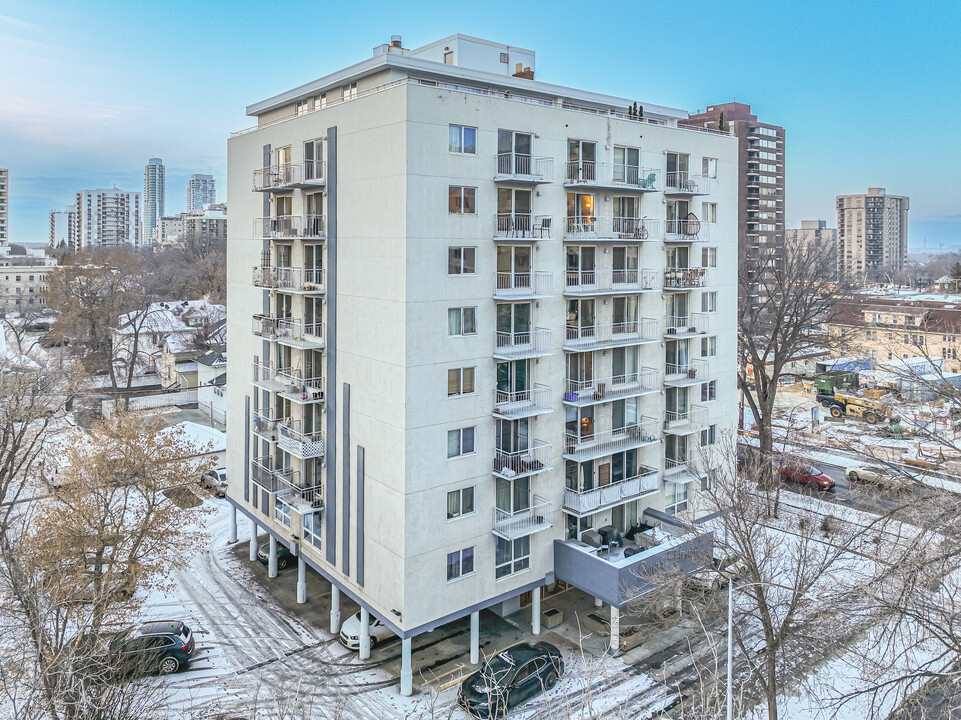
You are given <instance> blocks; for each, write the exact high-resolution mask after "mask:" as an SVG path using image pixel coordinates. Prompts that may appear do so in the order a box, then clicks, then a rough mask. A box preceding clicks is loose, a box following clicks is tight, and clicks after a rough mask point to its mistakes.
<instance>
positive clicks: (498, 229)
mask: <svg viewBox="0 0 961 720" xmlns="http://www.w3.org/2000/svg"><path fill="white" fill-rule="evenodd" d="M552 219H553V218H552V217H551V216H550V215H531V214H530V213H497V215H495V216H494V239H495V240H527V241H535V240H544V239H547V238H549V237H551V221H552Z"/></svg>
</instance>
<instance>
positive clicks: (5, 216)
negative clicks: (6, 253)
mask: <svg viewBox="0 0 961 720" xmlns="http://www.w3.org/2000/svg"><path fill="white" fill-rule="evenodd" d="M9 218H10V172H9V171H8V170H7V169H6V168H0V245H6V244H7V243H8V242H10V234H9V233H10V228H9V224H8V223H9Z"/></svg>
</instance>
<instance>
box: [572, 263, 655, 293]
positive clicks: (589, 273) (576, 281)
mask: <svg viewBox="0 0 961 720" xmlns="http://www.w3.org/2000/svg"><path fill="white" fill-rule="evenodd" d="M659 275H660V273H658V272H657V271H656V270H649V269H646V268H642V269H640V270H568V271H567V281H566V283H565V285H564V294H565V295H571V296H574V297H583V296H591V295H616V294H618V293H637V292H646V291H650V290H657V284H658V283H657V281H658V277H659Z"/></svg>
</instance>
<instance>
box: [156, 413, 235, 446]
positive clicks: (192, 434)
mask: <svg viewBox="0 0 961 720" xmlns="http://www.w3.org/2000/svg"><path fill="white" fill-rule="evenodd" d="M177 429H180V430H183V439H184V442H185V443H186V444H187V446H188V447H190V448H191V449H193V450H194V452H195V453H196V454H198V455H202V454H206V453H216V452H224V451H226V450H227V435H226V434H224V433H222V432H220V431H219V430H214V429H213V428H212V427H207V426H206V425H200V424H199V423H195V422H191V421H189V420H184V421H183V422H180V423H177V424H176V425H171V426H170V427H167V428H164V429H163V430H161V432H176V430H177Z"/></svg>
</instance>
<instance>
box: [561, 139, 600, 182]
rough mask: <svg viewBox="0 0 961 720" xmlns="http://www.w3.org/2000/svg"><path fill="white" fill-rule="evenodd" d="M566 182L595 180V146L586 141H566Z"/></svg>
mask: <svg viewBox="0 0 961 720" xmlns="http://www.w3.org/2000/svg"><path fill="white" fill-rule="evenodd" d="M567 160H568V165H567V173H568V177H567V179H568V180H574V181H578V180H584V181H593V180H595V179H597V172H596V162H597V144H596V143H593V142H588V141H587V140H568V141H567Z"/></svg>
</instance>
